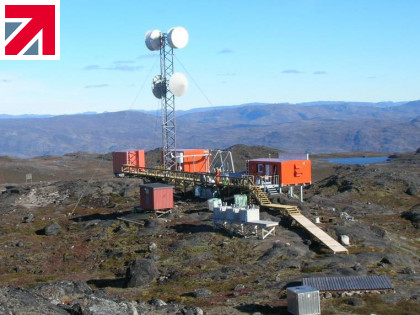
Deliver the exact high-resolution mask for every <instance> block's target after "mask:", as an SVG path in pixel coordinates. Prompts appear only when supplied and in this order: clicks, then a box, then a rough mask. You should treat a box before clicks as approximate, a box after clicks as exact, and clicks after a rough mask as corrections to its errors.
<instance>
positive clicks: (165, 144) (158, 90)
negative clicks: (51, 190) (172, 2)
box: [145, 26, 188, 170]
mask: <svg viewBox="0 0 420 315" xmlns="http://www.w3.org/2000/svg"><path fill="white" fill-rule="evenodd" d="M145 43H146V46H147V48H148V49H149V50H151V51H157V50H159V51H160V75H157V76H155V77H154V78H153V83H152V92H153V95H154V96H155V97H156V98H158V99H160V100H161V110H162V150H163V152H162V156H163V161H162V162H163V163H162V164H163V167H164V168H165V169H167V170H177V169H178V168H177V163H178V159H177V150H176V149H177V148H176V123H175V96H182V95H184V94H185V93H186V92H187V90H188V80H187V78H186V77H185V75H184V74H182V73H180V72H174V48H184V47H185V46H186V45H187V43H188V32H187V30H186V29H185V28H183V27H180V26H178V27H173V28H171V29H169V31H168V32H167V33H162V32H161V31H160V30H153V31H148V32H146V37H145Z"/></svg>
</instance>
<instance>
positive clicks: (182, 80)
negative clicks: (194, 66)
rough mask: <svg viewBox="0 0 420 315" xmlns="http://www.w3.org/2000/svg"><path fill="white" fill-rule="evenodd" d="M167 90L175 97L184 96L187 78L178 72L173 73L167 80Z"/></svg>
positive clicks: (186, 89)
mask: <svg viewBox="0 0 420 315" xmlns="http://www.w3.org/2000/svg"><path fill="white" fill-rule="evenodd" d="M169 90H170V91H171V92H172V94H173V95H175V96H183V95H185V93H187V91H188V80H187V77H186V76H185V75H184V74H182V73H180V72H175V73H174V74H173V75H172V76H171V78H170V79H169Z"/></svg>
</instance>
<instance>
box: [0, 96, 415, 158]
mask: <svg viewBox="0 0 420 315" xmlns="http://www.w3.org/2000/svg"><path fill="white" fill-rule="evenodd" d="M176 124H177V147H178V148H210V149H215V148H226V147H229V146H232V145H234V144H239V143H242V144H247V145H264V146H270V147H275V148H279V149H282V150H286V151H290V152H309V153H325V152H350V151H376V152H403V151H414V150H416V149H417V148H418V147H419V146H420V101H412V102H407V103H403V102H400V103H391V102H383V103H361V102H311V103H303V104H295V105H292V104H263V103H252V104H244V105H239V106H222V107H213V108H204V109H203V108H201V109H193V110H189V111H184V112H179V113H178V112H177V120H176ZM161 132H162V131H161V119H160V117H159V116H158V115H156V113H154V112H142V111H122V112H114V113H102V114H95V113H88V114H86V113H85V114H77V115H64V116H51V117H50V116H48V115H47V116H46V117H30V118H26V117H13V118H11V117H4V116H3V117H2V119H1V120H0V133H1V135H2V137H1V138H0V155H9V156H14V157H24V158H25V157H33V156H39V155H62V154H65V153H69V152H77V151H86V152H96V153H106V152H111V151H119V150H131V149H146V150H150V149H154V148H157V147H160V146H161Z"/></svg>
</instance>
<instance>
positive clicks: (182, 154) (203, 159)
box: [176, 149, 210, 173]
mask: <svg viewBox="0 0 420 315" xmlns="http://www.w3.org/2000/svg"><path fill="white" fill-rule="evenodd" d="M176 156H177V171H183V172H188V173H209V172H210V150H209V149H177V150H176Z"/></svg>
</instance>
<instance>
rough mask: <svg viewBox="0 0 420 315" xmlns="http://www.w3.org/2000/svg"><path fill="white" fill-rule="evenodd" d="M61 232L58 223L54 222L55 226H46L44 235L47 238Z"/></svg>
mask: <svg viewBox="0 0 420 315" xmlns="http://www.w3.org/2000/svg"><path fill="white" fill-rule="evenodd" d="M60 231H61V226H60V225H59V224H58V223H57V222H54V223H53V224H50V225H48V226H46V227H45V229H44V233H45V235H47V236H51V235H57V234H58V233H60Z"/></svg>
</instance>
